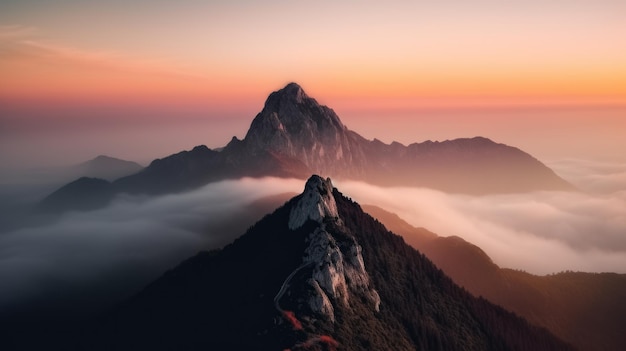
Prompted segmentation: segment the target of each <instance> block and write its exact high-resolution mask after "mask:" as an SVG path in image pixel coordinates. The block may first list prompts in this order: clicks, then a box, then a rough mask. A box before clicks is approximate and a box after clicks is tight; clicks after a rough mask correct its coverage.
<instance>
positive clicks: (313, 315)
mask: <svg viewBox="0 0 626 351" xmlns="http://www.w3.org/2000/svg"><path fill="white" fill-rule="evenodd" d="M67 335H68V336H69V337H68V338H67V340H65V342H66V344H64V346H63V348H64V349H90V350H137V349H149V350H200V349H202V350H250V349H255V350H294V351H295V350H570V349H572V348H571V347H570V346H568V345H567V344H565V343H564V342H562V341H560V340H559V339H557V338H556V337H554V336H553V335H551V334H550V333H549V332H548V331H546V330H545V329H541V328H538V327H535V326H532V325H530V324H528V322H526V321H525V320H523V319H521V318H519V317H517V316H515V315H514V314H512V313H510V312H507V311H505V310H504V309H502V308H500V307H498V306H495V305H493V304H491V303H489V302H487V301H486V300H484V299H478V298H475V297H472V296H471V295H470V294H469V293H467V292H466V291H464V290H463V289H461V288H459V287H458V286H456V285H455V284H454V283H453V282H452V281H451V280H450V279H449V278H448V277H446V276H445V275H444V274H443V273H442V272H441V271H440V270H439V269H438V268H437V267H436V266H434V265H433V264H432V263H431V262H430V261H429V260H428V259H426V258H425V257H424V256H423V255H421V254H420V253H419V252H417V251H416V250H415V249H413V248H411V247H410V246H408V245H407V244H406V243H405V242H404V241H403V239H402V238H401V237H399V236H397V235H394V234H393V233H391V232H389V231H388V230H387V229H386V228H385V227H384V226H383V225H382V224H380V223H379V222H378V221H376V220H375V219H373V218H372V217H370V216H369V215H367V214H365V213H364V212H363V211H362V209H361V207H360V206H359V205H358V204H356V203H354V202H352V200H349V199H347V198H346V197H344V196H343V195H342V194H341V193H340V192H339V191H338V190H337V189H334V188H333V186H332V184H331V182H330V179H323V178H321V177H319V176H312V177H311V178H310V179H309V180H308V181H307V183H306V186H305V189H304V192H303V193H302V194H300V195H298V196H296V197H294V198H292V199H291V200H289V201H288V202H287V203H286V204H285V205H284V206H282V207H280V208H278V209H277V210H276V211H274V212H273V213H272V214H270V215H267V216H266V217H264V218H263V219H262V220H261V221H259V222H258V223H257V224H255V225H254V226H253V227H251V228H250V229H249V230H248V231H247V232H246V234H245V235H243V236H242V237H240V238H239V239H237V240H236V241H235V242H234V243H232V244H230V245H228V246H226V247H225V248H223V249H221V250H217V251H211V252H203V253H200V254H198V255H197V256H195V257H192V258H190V259H188V260H186V261H185V262H183V263H182V264H181V265H179V266H178V267H176V268H174V269H173V270H171V271H169V272H167V273H166V274H165V275H163V276H162V277H161V278H160V279H158V280H156V281H155V282H154V283H152V284H150V285H149V286H148V287H147V288H146V289H145V290H143V291H142V292H141V293H139V294H138V295H136V296H135V297H134V298H132V299H130V300H128V301H127V302H125V303H123V304H120V305H119V306H118V307H117V308H116V309H114V310H113V311H111V312H110V313H109V314H107V315H105V316H103V317H100V318H99V319H98V321H97V323H95V324H92V325H89V326H87V327H85V329H84V330H82V331H81V332H80V333H68V334H67ZM31 341H32V340H31ZM33 342H35V343H36V342H37V340H34V341H33ZM46 346H50V345H46Z"/></svg>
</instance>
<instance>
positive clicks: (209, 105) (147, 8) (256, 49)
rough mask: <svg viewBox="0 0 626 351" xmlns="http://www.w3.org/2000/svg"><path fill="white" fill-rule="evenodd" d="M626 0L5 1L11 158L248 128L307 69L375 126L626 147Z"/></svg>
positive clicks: (78, 156) (178, 141)
mask: <svg viewBox="0 0 626 351" xmlns="http://www.w3.org/2000/svg"><path fill="white" fill-rule="evenodd" d="M624 38H626V5H625V3H624V2H622V1H610V0H601V1H594V2H588V1H565V0H559V1H552V2H550V3H549V4H546V3H545V2H544V1H537V0H532V1H510V2H506V3H502V2H498V1H489V0H481V1H476V2H472V4H471V6H470V5H468V4H458V3H456V2H451V1H442V2H437V4H436V5H435V4H430V3H429V2H419V1H392V2H387V3H385V4H384V5H383V4H382V3H379V2H374V1H372V2H367V1H366V2H358V3H353V2H350V1H348V2H342V3H341V4H336V3H335V2H331V1H321V2H316V3H315V4H310V3H309V4H307V5H306V6H304V5H301V4H299V3H297V2H285V1H280V0H274V1H265V2H256V1H247V2H245V3H242V4H232V3H231V2H227V1H211V2H197V1H192V0H186V1H180V2H176V3H170V2H147V1H142V0H139V1H130V2H129V1H124V2H122V1H110V2H106V3H104V2H98V1H47V2H45V3H43V4H42V3H40V2H36V1H30V0H25V1H20V2H7V3H2V4H0V50H2V55H0V73H1V75H2V80H0V129H1V130H0V146H1V147H2V151H0V158H1V160H2V161H3V163H4V164H5V165H6V164H11V165H13V166H18V165H20V164H23V165H28V166H33V165H37V164H46V163H48V164H49V163H55V162H57V161H66V162H79V161H81V160H84V159H88V158H91V157H93V156H95V155H97V154H101V153H107V154H113V156H118V157H126V158H131V159H135V160H140V161H143V162H146V161H147V160H150V159H152V158H155V157H160V156H165V155H167V154H169V153H174V152H177V151H179V150H181V149H189V148H191V147H193V146H194V145H196V144H206V145H208V146H209V147H219V146H222V145H224V144H225V143H226V142H227V141H228V140H229V139H230V138H231V137H232V136H233V135H237V136H239V137H243V135H244V134H245V131H246V129H247V127H248V125H249V123H250V121H251V120H252V118H253V117H254V115H255V114H256V113H257V112H258V111H259V110H260V109H261V108H262V104H263V101H264V99H265V97H266V96H267V95H268V94H269V93H270V92H271V91H273V90H277V89H279V88H281V87H282V86H283V85H284V84H286V83H288V82H290V81H296V82H298V83H299V84H301V85H302V86H303V87H304V89H305V90H306V91H307V92H308V93H309V95H311V96H313V97H316V98H317V99H318V100H319V101H320V102H321V103H323V104H326V105H328V106H330V107H331V108H334V109H335V110H336V111H337V112H338V114H339V116H340V117H341V118H342V120H343V121H344V123H346V124H347V125H348V126H349V127H350V128H351V129H353V130H355V131H357V132H359V133H361V134H363V135H364V136H365V137H368V138H374V137H377V138H379V139H381V140H383V141H386V142H391V141H393V140H397V141H400V142H403V143H405V144H406V143H410V142H415V141H418V142H419V141H424V140H427V139H432V140H442V139H450V138H456V137H471V136H475V135H482V136H486V137H489V138H492V139H494V140H496V141H499V142H503V143H507V144H511V145H514V146H518V147H520V148H522V149H524V150H526V151H529V152H530V153H532V154H533V155H535V156H537V157H539V158H540V159H546V158H548V159H557V158H565V157H569V158H599V159H618V160H624V158H626V156H624V155H623V154H622V152H621V151H620V150H625V149H626V141H625V140H626V64H625V63H626V45H624V44H626V43H625V42H624Z"/></svg>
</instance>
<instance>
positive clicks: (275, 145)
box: [244, 83, 365, 175]
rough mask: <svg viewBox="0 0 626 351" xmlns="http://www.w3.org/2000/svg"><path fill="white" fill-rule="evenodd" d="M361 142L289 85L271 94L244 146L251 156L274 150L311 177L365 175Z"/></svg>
mask: <svg viewBox="0 0 626 351" xmlns="http://www.w3.org/2000/svg"><path fill="white" fill-rule="evenodd" d="M361 139H362V138H361V137H360V136H358V135H357V134H356V133H353V132H350V131H349V130H348V128H346V126H344V125H343V123H341V120H340V119H339V117H338V116H337V114H336V113H335V111H333V110H332V109H330V108H328V107H326V106H323V105H320V104H318V103H317V101H316V100H315V99H313V98H311V97H309V96H308V95H306V93H305V92H304V90H302V88H301V87H300V86H299V85H298V84H296V83H290V84H288V85H287V86H286V87H285V88H283V89H281V90H279V91H275V92H273V93H272V94H270V96H269V97H268V98H267V101H266V102H265V106H264V108H263V110H262V111H261V112H260V113H259V114H258V115H257V116H256V117H255V118H254V120H253V121H252V125H251V126H250V129H249V130H248V133H247V135H246V137H245V139H244V143H245V145H246V147H247V150H248V152H250V153H255V152H260V151H261V150H271V151H272V152H274V153H277V154H281V155H285V156H288V157H293V158H296V159H298V160H300V161H302V162H303V163H304V164H305V165H307V166H308V167H309V169H310V170H311V172H312V173H318V174H343V173H350V174H353V175H362V173H363V166H364V163H365V154H364V152H363V150H362V148H361V147H360V144H359V142H360V141H361ZM346 165H348V166H349V167H345V166H346Z"/></svg>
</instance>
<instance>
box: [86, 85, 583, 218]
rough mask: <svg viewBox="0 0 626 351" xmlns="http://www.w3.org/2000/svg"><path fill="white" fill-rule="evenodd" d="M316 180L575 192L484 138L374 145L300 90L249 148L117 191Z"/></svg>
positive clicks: (178, 158) (124, 184)
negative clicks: (233, 181)
mask: <svg viewBox="0 0 626 351" xmlns="http://www.w3.org/2000/svg"><path fill="white" fill-rule="evenodd" d="M310 174H321V175H323V176H326V177H333V178H335V179H352V180H359V181H365V182H369V183H372V184H377V185H382V186H418V187H429V188H434V189H438V190H443V191H448V192H457V193H468V194H476V195H482V194H493V193H509V192H526V191H535V190H573V187H572V186H571V185H570V184H569V183H567V182H566V181H565V180H563V179H561V178H560V177H559V176H558V175H556V173H554V172H553V171H552V170H551V169H550V168H548V167H547V166H545V165H544V164H542V163H541V162H540V161H539V160H537V159H535V158H534V157H532V156H531V155H529V154H527V153H525V152H523V151H521V150H519V149H517V148H515V147H511V146H507V145H504V144H498V143H495V142H493V141H491V140H490V139H487V138H484V137H474V138H462V139H454V140H447V141H443V142H432V141H426V142H423V143H412V144H409V145H407V146H404V145H402V144H400V143H397V142H393V143H391V144H385V143H382V142H381V141H379V140H377V139H374V140H372V141H370V140H367V139H365V138H363V137H362V136H361V135H359V134H358V133H356V132H354V131H352V130H350V129H348V128H347V127H346V126H345V125H344V124H343V123H342V122H341V120H340V119H339V116H337V114H336V113H335V112H334V111H333V110H332V109H331V108H329V107H327V106H324V105H320V104H319V103H318V102H317V101H316V100H315V99H313V98H311V97H309V96H308V95H306V93H305V92H304V90H303V89H302V88H301V87H300V86H299V85H297V84H296V83H290V84H288V85H287V86H286V87H284V88H283V89H280V90H278V91H275V92H273V93H271V94H270V95H269V97H268V98H267V100H266V102H265V104H264V107H263V109H262V110H261V112H259V113H258V114H257V115H256V117H255V118H254V119H253V120H252V123H251V125H250V128H249V129H248V132H247V134H246V136H245V138H244V139H243V140H239V139H237V138H236V137H233V138H232V140H231V141H230V142H229V143H228V144H227V145H226V146H225V147H223V148H220V149H219V151H216V150H211V149H209V148H207V147H206V146H204V145H201V146H196V147H194V148H193V149H192V150H190V151H182V152H179V153H177V154H173V155H170V156H168V157H164V158H161V159H156V160H154V161H152V163H151V164H150V165H149V166H148V167H146V168H145V169H143V170H141V171H140V172H138V173H136V174H134V175H130V176H126V177H123V178H119V179H117V180H115V181H113V182H112V185H113V186H112V187H111V189H112V192H114V193H120V192H126V193H139V194H164V193H171V192H180V191H185V190H191V189H194V188H197V187H200V186H202V185H204V184H207V183H209V182H213V181H218V180H223V179H234V178H241V177H244V176H250V177H263V176H276V177H285V178H289V177H292V178H299V179H306V178H307V177H308V176H309V175H310ZM85 196H89V195H88V194H86V195H85ZM77 209H79V208H77Z"/></svg>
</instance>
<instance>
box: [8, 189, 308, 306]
mask: <svg viewBox="0 0 626 351" xmlns="http://www.w3.org/2000/svg"><path fill="white" fill-rule="evenodd" d="M303 186H304V180H284V179H274V178H266V179H241V180H236V181H223V182H218V183H212V184H209V185H207V186H205V187H203V188H201V189H198V190H195V191H192V192H188V193H182V194H176V195H167V196H161V197H155V198H149V197H139V196H128V195H121V196H118V197H117V198H116V199H115V200H114V201H113V203H112V204H111V205H110V206H108V207H107V208H104V209H101V210H97V211H92V212H71V213H66V214H64V215H62V216H61V217H60V218H58V219H56V220H55V221H53V222H51V223H48V224H46V225H41V226H33V225H32V224H29V223H23V226H22V227H21V228H19V229H14V230H9V231H5V232H0V282H2V283H1V284H2V289H0V312H1V311H2V310H6V309H14V308H18V309H19V308H20V306H21V305H24V306H26V305H28V306H29V308H30V307H32V306H36V305H37V303H39V302H41V303H42V304H43V305H45V306H46V307H45V308H50V307H51V303H50V301H53V302H55V304H53V305H55V307H57V308H58V309H59V310H63V312H64V313H71V312H69V311H65V309H64V305H63V301H65V300H67V302H68V305H70V304H71V305H72V308H74V309H75V310H76V311H79V310H80V309H81V307H85V306H90V307H93V305H98V304H106V303H107V302H110V301H111V300H112V299H114V298H119V297H122V296H126V295H128V294H129V293H130V292H132V291H135V290H136V289H138V288H140V287H142V286H144V285H145V284H147V283H148V282H149V281H151V280H153V279H155V278H156V277H158V276H159V275H161V274H162V273H163V272H165V271H166V270H167V269H170V268H172V267H174V266H175V265H176V264H178V263H179V262H180V261H181V260H183V259H186V258H188V257H190V256H192V255H194V254H196V253H197V252H198V251H201V250H207V249H212V248H218V247H221V246H223V245H225V244H227V243H229V242H231V241H232V240H233V239H234V238H235V237H237V236H239V235H241V234H243V233H244V232H245V230H246V229H247V227H248V226H249V225H251V224H252V223H254V222H255V221H256V220H258V219H260V218H261V217H262V215H263V213H259V211H258V210H256V209H255V208H254V202H255V201H256V200H259V199H261V198H264V197H268V196H272V195H276V194H281V193H285V192H298V193H299V192H301V191H302V188H303ZM30 220H32V221H36V218H32V217H26V218H24V221H30ZM98 296H100V297H101V298H102V301H99V302H98V301H96V300H98V298H99V297H98ZM55 299H56V300H58V301H55ZM81 301H82V302H81ZM57 302H58V303H57ZM81 303H84V305H85V306H81ZM65 307H67V306H65Z"/></svg>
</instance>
